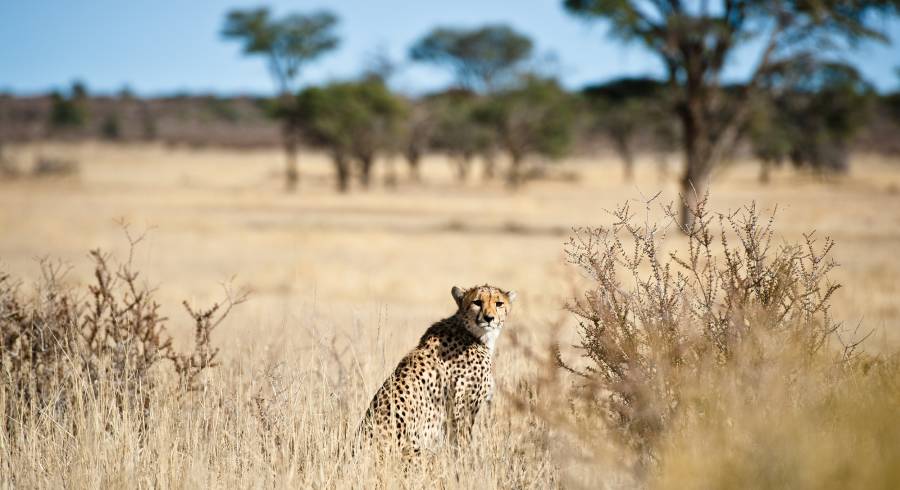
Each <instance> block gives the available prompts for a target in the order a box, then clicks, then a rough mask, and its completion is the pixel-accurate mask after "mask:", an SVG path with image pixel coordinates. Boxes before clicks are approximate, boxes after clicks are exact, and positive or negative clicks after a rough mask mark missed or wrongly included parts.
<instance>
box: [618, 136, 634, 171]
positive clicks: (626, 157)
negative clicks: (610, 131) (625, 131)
mask: <svg viewBox="0 0 900 490" xmlns="http://www.w3.org/2000/svg"><path fill="white" fill-rule="evenodd" d="M613 142H614V144H615V147H616V151H617V152H618V153H619V157H620V158H621V159H622V177H623V178H624V179H625V182H632V181H634V152H633V151H632V150H631V145H630V144H629V142H628V138H627V137H624V136H623V137H616V138H613Z"/></svg>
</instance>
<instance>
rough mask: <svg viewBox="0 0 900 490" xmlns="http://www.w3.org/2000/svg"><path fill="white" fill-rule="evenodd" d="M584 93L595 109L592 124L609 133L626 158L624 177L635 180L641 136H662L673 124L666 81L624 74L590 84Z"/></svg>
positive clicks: (622, 158)
mask: <svg viewBox="0 0 900 490" xmlns="http://www.w3.org/2000/svg"><path fill="white" fill-rule="evenodd" d="M582 94H583V95H584V97H585V99H586V100H587V103H588V107H589V108H590V109H591V117H590V119H589V121H590V122H589V124H590V126H591V128H592V129H595V130H599V131H602V132H603V133H605V134H606V135H607V137H608V138H609V140H610V141H611V142H612V146H613V149H614V150H615V151H616V153H618V155H619V158H620V159H621V160H622V170H623V177H624V178H625V180H626V181H631V180H633V178H634V160H635V144H636V143H637V142H636V140H637V137H638V136H640V135H642V134H643V135H646V134H653V135H654V136H662V134H661V133H663V131H664V130H665V129H666V128H668V126H669V124H668V122H669V121H668V119H670V118H669V117H668V114H667V112H666V109H667V105H668V104H667V100H666V96H665V87H664V84H663V83H662V82H659V81H657V80H653V79H650V78H620V79H617V80H613V81H611V82H609V83H605V84H602V85H595V86H590V87H587V88H585V89H584V90H583V91H582ZM660 139H662V138H660ZM657 143H658V144H660V143H663V142H662V141H660V142H657ZM663 146H664V145H663Z"/></svg>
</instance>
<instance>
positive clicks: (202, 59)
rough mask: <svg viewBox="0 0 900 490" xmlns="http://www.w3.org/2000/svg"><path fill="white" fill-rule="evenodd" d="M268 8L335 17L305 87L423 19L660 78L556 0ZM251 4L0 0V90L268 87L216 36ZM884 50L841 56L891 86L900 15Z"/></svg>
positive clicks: (743, 64)
mask: <svg viewBox="0 0 900 490" xmlns="http://www.w3.org/2000/svg"><path fill="white" fill-rule="evenodd" d="M265 4H266V5H270V6H271V7H272V8H273V10H274V11H275V13H276V14H278V15H280V14H283V13H285V12H288V11H301V12H303V11H310V10H316V9H321V8H328V9H330V10H332V11H334V12H335V13H337V14H338V16H339V17H340V18H341V24H340V28H339V32H340V35H341V38H342V43H341V47H340V48H339V49H338V50H337V51H336V52H334V53H332V54H330V55H327V56H326V57H325V58H324V59H322V60H321V61H319V62H316V63H315V64H314V65H313V66H310V67H308V68H307V69H306V71H305V74H304V78H305V80H307V81H309V82H311V83H318V82H324V81H328V80H333V79H346V78H350V77H353V76H355V75H357V74H358V73H359V72H360V70H361V69H362V68H363V67H364V66H365V62H366V59H367V57H369V56H370V55H371V54H372V53H375V52H376V51H378V50H383V51H385V52H387V53H389V54H390V55H391V56H392V57H393V58H394V59H395V60H401V59H405V58H406V52H407V49H408V47H409V45H410V44H411V43H412V42H413V41H415V40H416V39H417V38H419V37H420V36H421V35H422V34H424V33H425V32H427V31H428V30H429V29H430V28H431V27H433V26H435V25H438V24H440V25H459V26H476V25H479V24H483V23H488V22H491V23H494V22H504V23H508V24H510V25H512V26H513V27H514V28H515V29H517V30H519V31H522V32H524V33H526V34H528V35H530V36H532V38H533V39H534V40H535V43H536V46H537V51H538V53H539V54H540V55H541V56H540V58H541V59H542V60H543V61H542V62H541V63H543V64H544V65H546V66H549V67H550V68H552V69H553V70H554V71H555V72H556V73H557V74H558V75H559V76H560V77H561V79H562V80H563V82H564V83H565V85H567V86H569V87H572V88H576V87H580V86H582V85H584V84H585V83H588V82H593V81H602V80H606V79H610V78H613V77H617V76H624V75H654V74H659V73H660V66H659V64H658V62H657V60H656V59H655V58H654V57H653V55H651V54H650V53H648V52H646V51H644V50H643V49H641V48H640V47H638V46H625V45H623V44H621V43H619V42H617V41H615V40H612V39H610V38H609V37H608V36H607V34H606V30H605V27H604V26H603V25H602V24H597V23H594V24H587V23H585V22H583V21H580V20H578V19H575V18H572V17H571V16H569V15H567V14H566V13H565V12H564V11H563V10H562V8H561V1H560V0H518V1H515V0H455V1H453V2H448V1H435V0H432V1H428V0H419V1H409V0H405V1H401V0H332V1H330V2H322V1H316V2H314V1H271V2H267V3H265ZM257 5H260V4H259V3H256V2H252V3H247V2H234V1H222V0H181V1H170V0H157V1H148V0H126V1H122V0H116V1H112V0H95V1H89V0H81V1H79V0H3V1H2V2H0V90H5V91H13V92H16V93H36V92H42V91H46V90H48V89H51V88H61V87H66V86H68V85H69V83H70V82H71V81H72V80H74V79H80V80H83V81H85V82H86V83H87V85H88V88H89V89H90V90H91V91H100V92H114V91H117V90H119V89H120V88H122V87H123V86H126V85H127V86H128V87H130V88H131V89H132V90H134V91H136V92H138V93H139V94H142V95H159V94H171V93H174V92H193V93H200V92H218V93H222V94H236V93H255V94H267V93H271V92H272V91H273V83H272V81H271V79H270V77H269V74H268V72H267V71H266V69H265V64H264V63H263V61H262V60H261V59H254V58H246V57H244V56H242V55H241V53H240V47H239V45H238V44H237V43H234V42H227V41H225V40H223V39H222V38H221V37H220V35H219V31H220V29H221V24H222V20H223V18H224V16H225V13H226V12H227V11H228V10H230V9H232V8H236V7H241V8H247V7H254V6H257ZM884 26H885V28H886V29H887V31H888V33H889V35H890V36H891V37H892V38H893V39H894V44H895V45H894V46H886V45H879V44H875V43H867V44H865V45H863V46H862V47H861V48H860V49H857V50H855V51H853V52H850V53H847V54H846V56H845V57H846V58H847V59H848V60H851V61H853V62H854V63H855V64H856V65H857V66H858V67H859V68H860V69H861V70H862V72H863V74H864V75H865V76H866V77H867V79H869V80H870V81H872V82H873V83H874V84H875V85H876V86H877V87H878V88H879V89H881V90H892V89H895V88H898V85H900V81H898V77H897V75H896V73H895V67H897V66H900V21H897V20H892V21H890V22H885V23H884ZM752 51H753V50H752V49H746V50H744V51H742V52H741V53H739V54H738V55H737V56H736V57H735V60H734V63H733V64H732V65H731V67H730V68H729V73H730V75H731V76H732V77H739V76H741V74H743V73H746V72H747V71H749V70H750V69H751V68H752V66H753V63H754V60H755V56H753V55H754V53H753V52H752ZM448 81H449V77H448V76H447V75H445V74H444V73H443V72H442V71H440V70H438V69H434V68H429V67H423V66H413V65H411V64H405V65H404V66H403V69H402V70H401V71H400V73H399V74H398V76H396V77H395V78H394V79H393V80H392V84H393V85H394V87H395V88H397V89H399V90H403V91H406V92H410V93H419V92H423V91H427V90H431V89H436V88H440V87H442V86H444V85H446V84H447V83H448Z"/></svg>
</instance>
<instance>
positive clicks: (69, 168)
mask: <svg viewBox="0 0 900 490" xmlns="http://www.w3.org/2000/svg"><path fill="white" fill-rule="evenodd" d="M80 172H81V164H80V163H79V162H78V161H77V160H69V159H64V158H49V157H39V158H38V159H37V161H35V163H34V166H33V167H32V168H31V175H32V176H33V177H71V176H74V175H78V174H79V173H80Z"/></svg>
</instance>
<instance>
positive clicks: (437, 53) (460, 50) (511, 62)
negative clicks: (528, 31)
mask: <svg viewBox="0 0 900 490" xmlns="http://www.w3.org/2000/svg"><path fill="white" fill-rule="evenodd" d="M532 48H533V46H532V42H531V39H529V38H528V36H526V35H524V34H521V33H519V32H516V31H515V30H513V29H512V28H511V27H509V26H506V25H485V26H482V27H479V28H476V29H458V28H451V27H438V28H436V29H434V30H432V31H431V32H430V33H428V34H427V35H426V36H425V37H423V38H422V39H420V40H419V41H418V42H416V43H415V44H414V45H413V46H412V48H411V49H410V57H411V58H412V59H413V60H415V61H422V62H426V63H433V64H435V65H438V66H443V67H446V68H449V69H450V70H451V71H452V72H453V75H454V77H455V78H456V83H457V84H458V85H459V87H460V88H465V89H468V90H473V91H492V90H494V89H496V88H499V86H501V85H503V84H504V83H506V82H509V81H510V80H512V79H513V78H514V75H515V71H516V69H517V68H518V67H519V66H520V65H521V63H522V62H523V61H525V60H526V59H528V57H529V56H531V52H532Z"/></svg>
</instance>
